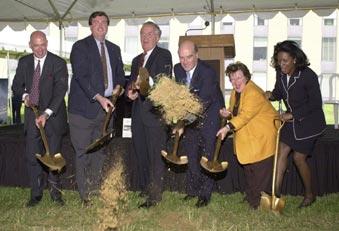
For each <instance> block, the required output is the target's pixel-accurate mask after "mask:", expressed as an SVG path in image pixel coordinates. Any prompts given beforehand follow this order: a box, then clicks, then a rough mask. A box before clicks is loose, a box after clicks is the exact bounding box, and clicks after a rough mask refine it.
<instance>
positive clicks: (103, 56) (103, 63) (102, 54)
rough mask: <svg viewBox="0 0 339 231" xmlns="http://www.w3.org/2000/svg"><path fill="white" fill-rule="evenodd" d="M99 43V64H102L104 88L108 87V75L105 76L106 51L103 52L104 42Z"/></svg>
mask: <svg viewBox="0 0 339 231" xmlns="http://www.w3.org/2000/svg"><path fill="white" fill-rule="evenodd" d="M100 45H101V57H100V59H101V64H102V72H103V74H104V84H105V89H107V87H108V77H107V62H106V52H105V44H104V43H103V42H100Z"/></svg>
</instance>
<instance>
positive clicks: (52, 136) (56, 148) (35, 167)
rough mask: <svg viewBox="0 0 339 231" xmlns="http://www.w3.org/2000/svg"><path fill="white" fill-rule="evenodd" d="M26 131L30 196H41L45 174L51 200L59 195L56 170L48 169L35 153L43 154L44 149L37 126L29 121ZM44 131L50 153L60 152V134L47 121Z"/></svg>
mask: <svg viewBox="0 0 339 231" xmlns="http://www.w3.org/2000/svg"><path fill="white" fill-rule="evenodd" d="M29 122H30V124H29V125H27V132H26V163H27V169H28V172H29V176H30V185H31V198H41V197H42V195H43V189H44V188H45V186H46V181H45V175H46V174H47V175H48V177H47V179H48V183H49V185H50V195H51V198H52V199H53V200H56V199H57V198H60V197H61V185H60V179H59V174H58V172H57V171H49V168H48V167H46V166H45V165H43V164H42V163H41V162H40V161H39V160H38V159H37V158H36V157H35V154H41V155H43V154H45V153H46V150H45V148H44V146H43V143H42V140H41V136H40V132H39V130H38V128H37V127H36V126H35V124H33V123H32V122H31V121H29ZM45 132H46V136H47V141H48V145H49V149H50V155H54V154H56V153H60V152H61V141H62V135H60V134H56V133H55V132H54V131H53V130H52V128H51V126H50V125H49V123H48V121H47V123H46V126H45Z"/></svg>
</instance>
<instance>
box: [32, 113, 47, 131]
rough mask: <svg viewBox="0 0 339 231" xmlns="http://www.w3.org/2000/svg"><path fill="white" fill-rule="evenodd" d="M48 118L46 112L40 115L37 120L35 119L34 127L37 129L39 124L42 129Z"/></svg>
mask: <svg viewBox="0 0 339 231" xmlns="http://www.w3.org/2000/svg"><path fill="white" fill-rule="evenodd" d="M48 117H49V116H48V114H47V113H46V112H44V113H42V114H41V115H40V116H39V117H38V118H36V119H35V126H37V127H38V128H39V124H40V125H41V127H43V128H44V127H45V125H46V121H47V119H48Z"/></svg>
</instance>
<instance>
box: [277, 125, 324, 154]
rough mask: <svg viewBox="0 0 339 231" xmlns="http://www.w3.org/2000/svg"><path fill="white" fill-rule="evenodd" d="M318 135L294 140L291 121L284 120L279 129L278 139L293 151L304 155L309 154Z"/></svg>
mask: <svg viewBox="0 0 339 231" xmlns="http://www.w3.org/2000/svg"><path fill="white" fill-rule="evenodd" d="M318 137H319V136H316V137H312V138H308V139H304V140H296V139H295V137H294V133H293V123H292V122H286V123H285V124H284V126H283V127H282V129H281V131H280V141H281V142H283V143H285V144H287V145H288V146H289V147H291V149H292V150H293V151H296V152H300V153H302V154H305V155H311V154H312V150H313V148H314V145H315V142H316V140H317V139H318Z"/></svg>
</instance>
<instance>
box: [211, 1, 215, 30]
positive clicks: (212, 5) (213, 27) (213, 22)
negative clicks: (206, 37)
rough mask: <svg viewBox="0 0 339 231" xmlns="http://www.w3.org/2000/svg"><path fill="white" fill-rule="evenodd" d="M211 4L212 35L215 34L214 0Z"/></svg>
mask: <svg viewBox="0 0 339 231" xmlns="http://www.w3.org/2000/svg"><path fill="white" fill-rule="evenodd" d="M210 3H211V34H215V12H214V0H210Z"/></svg>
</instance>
